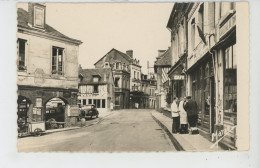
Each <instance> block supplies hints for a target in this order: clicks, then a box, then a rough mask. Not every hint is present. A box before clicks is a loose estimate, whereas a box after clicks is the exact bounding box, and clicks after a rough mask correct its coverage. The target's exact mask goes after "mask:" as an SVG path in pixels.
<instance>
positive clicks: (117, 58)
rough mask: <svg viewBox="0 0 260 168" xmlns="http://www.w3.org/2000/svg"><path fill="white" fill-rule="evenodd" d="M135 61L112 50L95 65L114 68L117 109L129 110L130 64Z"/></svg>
mask: <svg viewBox="0 0 260 168" xmlns="http://www.w3.org/2000/svg"><path fill="white" fill-rule="evenodd" d="M132 61H133V59H132V58H131V57H130V56H129V55H128V54H126V53H123V52H121V51H118V50H116V49H114V48H113V49H112V50H110V51H109V52H108V53H107V54H106V55H105V56H103V57H102V58H101V59H100V60H98V61H97V62H96V63H95V64H94V65H95V67H96V68H107V67H108V68H109V67H110V68H112V73H113V77H114V87H115V104H114V108H115V109H127V108H129V100H130V73H131V72H130V64H131V63H132Z"/></svg>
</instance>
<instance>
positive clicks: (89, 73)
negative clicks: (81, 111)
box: [78, 68, 115, 113]
mask: <svg viewBox="0 0 260 168" xmlns="http://www.w3.org/2000/svg"><path fill="white" fill-rule="evenodd" d="M79 78H80V83H79V94H78V100H79V103H80V104H81V105H82V106H84V105H88V104H95V105H96V108H97V110H98V111H99V112H101V113H102V112H108V111H111V104H113V105H114V104H115V91H114V89H115V88H114V78H113V73H112V70H111V68H101V69H82V70H80V72H79Z"/></svg>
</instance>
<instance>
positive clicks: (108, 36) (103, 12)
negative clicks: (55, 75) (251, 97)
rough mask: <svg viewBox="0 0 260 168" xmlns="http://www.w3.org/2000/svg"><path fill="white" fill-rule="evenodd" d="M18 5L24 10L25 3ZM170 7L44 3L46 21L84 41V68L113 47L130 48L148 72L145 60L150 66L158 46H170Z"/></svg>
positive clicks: (130, 4) (171, 4)
mask: <svg viewBox="0 0 260 168" xmlns="http://www.w3.org/2000/svg"><path fill="white" fill-rule="evenodd" d="M20 7H22V8H24V9H26V10H27V4H21V5H20ZM172 8H173V3H46V23H47V24H49V25H50V26H52V27H53V28H55V29H57V30H58V31H60V32H61V33H63V34H65V35H66V36H69V37H71V38H75V39H78V40H81V41H82V42H83V44H81V45H80V47H79V64H81V66H82V67H83V68H94V63H95V62H97V61H98V60H99V59H100V58H101V57H103V56H104V55H105V54H106V53H108V52H109V51H110V50H111V49H112V48H115V49H118V50H119V51H122V52H126V50H133V56H134V58H136V59H139V60H140V64H141V66H142V72H143V73H147V61H149V67H152V66H153V64H154V61H155V60H156V59H155V57H157V56H158V50H159V49H160V50H161V49H165V50H166V49H167V48H168V47H169V46H170V31H169V30H168V29H167V28H166V25H167V22H168V19H169V17H170V13H171V10H172ZM151 71H153V68H150V72H151Z"/></svg>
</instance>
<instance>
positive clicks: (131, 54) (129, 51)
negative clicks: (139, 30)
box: [126, 50, 133, 58]
mask: <svg viewBox="0 0 260 168" xmlns="http://www.w3.org/2000/svg"><path fill="white" fill-rule="evenodd" d="M126 54H127V55H129V56H130V57H131V58H133V50H127V51H126Z"/></svg>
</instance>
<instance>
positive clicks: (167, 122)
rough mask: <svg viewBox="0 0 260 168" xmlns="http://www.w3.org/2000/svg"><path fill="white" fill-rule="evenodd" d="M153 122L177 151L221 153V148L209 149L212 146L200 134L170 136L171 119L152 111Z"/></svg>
mask: <svg viewBox="0 0 260 168" xmlns="http://www.w3.org/2000/svg"><path fill="white" fill-rule="evenodd" d="M152 116H153V118H154V120H155V121H156V122H157V123H158V124H159V125H160V126H161V127H162V128H163V129H164V130H165V131H166V133H167V134H168V136H169V137H170V139H171V141H172V142H173V144H174V146H175V147H176V149H177V150H179V151H197V152H199V151H223V149H222V148H220V147H219V148H217V147H214V148H212V149H211V148H210V146H211V145H212V144H213V143H212V142H210V141H209V140H207V139H205V138H204V137H203V136H201V135H200V134H195V135H190V134H172V133H171V129H172V119H171V118H169V117H167V116H165V115H163V114H162V113H160V112H157V111H153V112H152Z"/></svg>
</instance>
